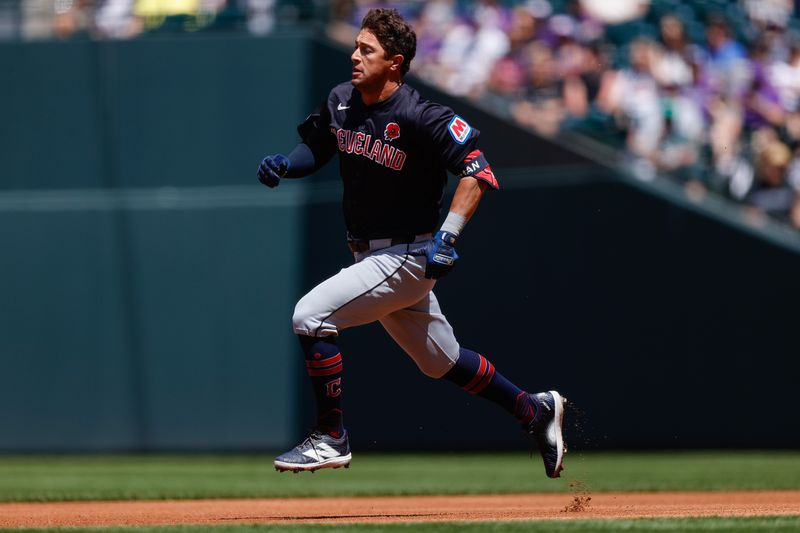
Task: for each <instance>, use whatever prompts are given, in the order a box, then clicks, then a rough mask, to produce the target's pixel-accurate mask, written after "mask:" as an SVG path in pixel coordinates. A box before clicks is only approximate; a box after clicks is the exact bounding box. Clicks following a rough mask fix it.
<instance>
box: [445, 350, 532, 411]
mask: <svg viewBox="0 0 800 533" xmlns="http://www.w3.org/2000/svg"><path fill="white" fill-rule="evenodd" d="M442 377H443V378H444V379H446V380H449V381H452V382H453V383H455V384H456V385H458V386H459V387H461V388H462V389H464V390H465V391H467V392H469V393H470V394H475V395H477V396H481V397H483V398H486V399H487V400H491V401H493V402H494V403H496V404H498V405H500V406H501V407H502V408H503V409H505V410H506V411H508V412H509V413H511V414H512V415H514V416H515V417H516V418H517V420H519V421H520V422H522V423H523V424H528V423H529V422H530V421H531V420H532V419H533V416H534V414H536V410H535V407H534V405H533V402H531V400H530V398H529V397H528V393H526V392H525V391H523V390H522V389H520V388H519V387H517V386H516V385H514V384H513V383H511V382H510V381H509V380H508V379H506V378H505V376H503V375H502V374H501V373H500V372H498V371H496V370H495V368H494V365H493V364H492V363H491V362H490V361H489V360H488V359H486V358H485V357H484V356H482V355H481V354H479V353H477V352H473V351H472V350H467V349H466V348H461V350H460V351H459V356H458V360H457V361H456V364H455V365H453V368H451V369H450V370H449V371H448V372H447V374H445V375H444V376H442Z"/></svg>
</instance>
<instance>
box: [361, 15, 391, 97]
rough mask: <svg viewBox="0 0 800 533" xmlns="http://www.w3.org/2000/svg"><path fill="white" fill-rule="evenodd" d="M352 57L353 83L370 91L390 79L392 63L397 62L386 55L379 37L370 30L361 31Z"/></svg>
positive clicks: (378, 87)
mask: <svg viewBox="0 0 800 533" xmlns="http://www.w3.org/2000/svg"><path fill="white" fill-rule="evenodd" d="M350 59H351V60H352V61H353V71H352V79H351V83H352V84H353V86H354V87H356V88H357V89H359V90H361V91H368V92H369V91H375V90H380V89H381V88H382V87H383V85H384V83H386V80H388V79H389V73H390V72H391V70H392V65H394V64H395V62H396V61H395V60H393V58H391V57H390V58H387V57H386V51H385V50H384V49H383V47H382V46H381V43H380V42H379V41H378V38H377V37H375V35H374V34H373V33H372V32H371V31H369V30H361V32H359V34H358V36H357V37H356V47H355V50H353V55H351V56H350Z"/></svg>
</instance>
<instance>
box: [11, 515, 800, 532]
mask: <svg viewBox="0 0 800 533" xmlns="http://www.w3.org/2000/svg"><path fill="white" fill-rule="evenodd" d="M798 530H800V517H770V518H738V519H735V518H676V519H663V518H658V519H638V520H570V521H558V520H542V521H535V522H449V523H447V522H443V523H431V522H428V523H408V524H385V525H367V524H363V525H334V526H327V525H294V526H162V527H136V528H134V527H115V528H102V529H100V528H84V529H80V531H102V532H103V533H259V532H262V531H263V532H271V533H376V532H381V531H387V532H389V533H407V532H412V531H413V532H420V533H478V532H481V533H482V532H487V531H488V532H497V533H505V532H509V533H517V532H534V533H539V532H541V533H545V532H547V533H550V532H552V533H561V532H565V533H573V532H574V533H595V532H597V533H608V532H611V531H633V532H638V531H675V532H681V533H695V532H698V533H699V532H706V531H716V532H720V531H725V532H740V531H741V532H748V531H765V532H766V531H768V532H771V533H772V532H775V533H782V532H796V531H798ZM14 531H15V532H30V533H44V532H58V533H69V532H71V531H79V529H77V528H58V529H56V528H51V529H17V530H14Z"/></svg>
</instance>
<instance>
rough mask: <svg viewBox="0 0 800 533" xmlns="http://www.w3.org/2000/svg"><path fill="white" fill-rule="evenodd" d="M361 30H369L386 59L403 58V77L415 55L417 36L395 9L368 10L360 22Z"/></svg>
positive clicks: (401, 66)
mask: <svg viewBox="0 0 800 533" xmlns="http://www.w3.org/2000/svg"><path fill="white" fill-rule="evenodd" d="M361 29H362V30H369V31H371V32H372V33H373V34H375V37H376V38H377V39H378V42H379V43H381V46H382V47H383V49H384V50H385V51H386V58H387V59H388V58H389V56H393V55H395V54H400V55H402V56H403V58H404V60H403V64H402V65H400V72H401V73H402V74H403V75H405V74H406V73H407V72H408V69H409V67H410V66H411V60H412V59H414V55H415V54H416V53H417V34H416V33H414V30H413V29H411V26H409V25H408V23H406V21H405V20H403V17H402V16H401V15H400V13H398V12H397V10H396V9H370V10H369V12H368V13H367V14H366V15H365V16H364V20H362V21H361Z"/></svg>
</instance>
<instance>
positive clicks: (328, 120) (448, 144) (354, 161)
mask: <svg viewBox="0 0 800 533" xmlns="http://www.w3.org/2000/svg"><path fill="white" fill-rule="evenodd" d="M298 132H299V133H300V136H301V137H302V138H303V142H305V143H306V144H307V145H308V146H309V147H310V148H311V150H312V152H313V153H314V157H315V159H316V162H317V167H319V166H321V165H323V164H324V163H326V162H327V161H329V160H330V158H331V157H333V155H334V154H335V153H337V152H338V153H339V172H340V174H341V177H342V182H343V184H344V195H343V199H342V206H343V209H344V217H345V225H346V226H347V230H348V231H349V232H350V233H351V234H352V235H353V236H355V237H358V238H362V239H377V238H386V237H403V236H408V235H416V234H420V233H431V232H434V231H435V230H436V225H437V223H438V220H439V212H440V209H441V207H442V197H443V194H444V187H445V184H446V183H447V172H448V171H450V172H452V173H453V174H456V175H460V176H466V175H472V176H475V177H476V178H478V179H483V180H484V181H486V182H487V183H489V185H490V186H491V187H493V188H497V182H496V180H495V179H494V175H493V174H492V172H491V169H490V168H489V167H488V165H487V164H485V159H484V158H483V156H482V155H481V154H480V152H479V151H478V149H477V148H476V142H477V140H478V136H479V135H480V132H479V131H478V130H477V129H475V128H473V127H471V126H470V125H469V124H468V123H467V122H466V121H465V120H464V119H462V118H461V117H459V116H457V115H456V114H455V113H454V112H453V111H452V110H451V109H450V108H448V107H445V106H442V105H439V104H435V103H433V102H429V101H427V100H423V99H422V98H421V97H420V95H419V93H418V92H417V91H416V90H415V89H413V88H411V87H409V86H408V85H402V86H401V87H400V88H399V89H398V90H397V91H395V92H394V93H393V94H392V95H391V96H390V97H389V98H387V99H386V100H384V101H382V102H378V103H376V104H373V105H370V106H366V105H364V103H363V102H362V100H361V95H360V93H359V92H358V91H357V90H356V89H355V88H354V87H353V86H352V85H351V84H350V83H349V82H346V83H342V84H340V85H337V86H336V87H334V88H333V90H332V91H331V92H330V95H329V96H328V99H327V100H326V101H325V102H324V103H323V104H322V105H320V107H319V108H318V109H317V110H315V111H314V112H313V113H312V114H311V115H309V117H308V118H307V119H306V120H305V122H303V123H302V124H301V125H300V126H298Z"/></svg>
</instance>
